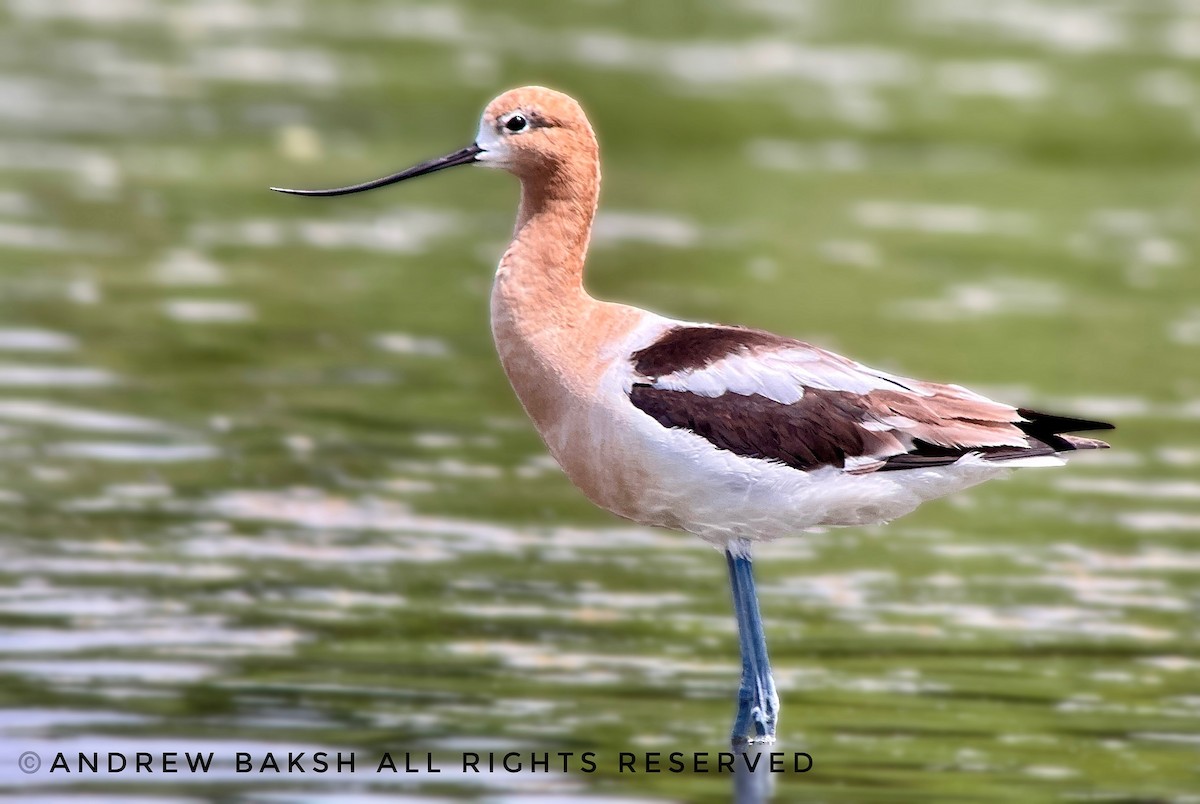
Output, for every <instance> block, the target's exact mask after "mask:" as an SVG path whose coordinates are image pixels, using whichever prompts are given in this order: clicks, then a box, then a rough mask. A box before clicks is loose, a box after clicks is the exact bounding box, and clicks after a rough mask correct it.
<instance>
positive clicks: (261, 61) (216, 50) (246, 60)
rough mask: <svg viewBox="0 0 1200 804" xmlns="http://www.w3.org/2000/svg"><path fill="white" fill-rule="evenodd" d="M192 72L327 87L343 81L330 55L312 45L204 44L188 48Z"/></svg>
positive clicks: (251, 81) (211, 76) (233, 79)
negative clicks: (278, 46)
mask: <svg viewBox="0 0 1200 804" xmlns="http://www.w3.org/2000/svg"><path fill="white" fill-rule="evenodd" d="M189 55H190V57H191V71H192V72H193V73H194V74H196V75H197V76H199V77H201V78H204V79H207V80H210V81H214V80H215V81H229V82H234V83H247V84H293V85H297V86H306V87H317V88H322V89H330V88H333V87H336V86H338V85H340V84H341V83H342V74H341V71H340V70H339V69H338V67H337V64H336V62H335V61H334V59H333V57H332V56H330V55H329V54H328V53H326V52H324V51H321V50H316V49H313V48H270V47H263V46H260V45H250V44H244V45H205V46H200V47H193V48H191V49H190V50H189Z"/></svg>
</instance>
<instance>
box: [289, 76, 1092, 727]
mask: <svg viewBox="0 0 1200 804" xmlns="http://www.w3.org/2000/svg"><path fill="white" fill-rule="evenodd" d="M467 165H475V166H482V167H489V168H498V169H500V170H504V171H507V172H508V173H510V174H513V175H515V176H516V177H517V179H519V180H520V188H521V194H520V204H519V207H518V211H517V218H516V225H515V227H514V233H513V237H512V241H511V243H510V244H509V246H508V248H507V249H506V250H505V251H504V253H503V256H502V257H501V258H500V262H499V265H498V267H497V269H496V273H495V278H494V281H493V285H492V291H491V303H490V307H491V311H490V312H491V329H492V334H493V338H494V341H495V346H496V350H497V352H498V354H499V358H500V363H501V365H502V366H503V369H504V372H505V373H506V374H507V376H508V379H509V381H510V383H511V385H512V387H513V390H514V391H515V392H516V395H517V397H518V399H519V400H520V402H521V405H522V406H523V407H524V409H525V412H526V413H527V414H528V416H529V418H530V419H531V420H532V422H533V425H534V426H535V428H536V429H537V431H538V433H539V434H540V436H541V438H542V440H543V441H544V443H545V445H546V447H547V449H548V450H549V452H550V454H551V455H552V456H553V457H554V458H555V459H556V460H557V461H558V463H559V464H560V465H561V467H562V468H563V470H564V472H565V473H566V475H567V477H568V478H569V479H570V480H571V481H572V482H573V483H574V484H575V485H576V486H577V487H578V488H579V489H580V490H581V491H582V492H583V494H584V495H585V496H587V497H588V498H589V499H590V500H591V501H592V502H594V503H595V504H597V505H599V506H600V507H601V508H604V509H606V510H608V511H610V512H612V513H614V514H616V515H618V516H620V517H624V518H626V519H629V520H632V521H634V522H636V523H640V524H643V525H651V526H660V527H666V528H674V529H677V530H683V531H686V532H689V533H692V534H695V535H696V536H699V537H700V538H701V539H703V540H705V541H706V542H708V543H710V544H711V545H713V546H714V547H716V548H718V549H719V550H721V551H723V552H724V554H725V558H726V564H727V569H728V574H729V581H730V587H731V594H732V598H733V609H734V614H735V619H736V622H737V629H738V641H739V648H740V653H741V660H742V675H741V682H740V685H739V689H738V694H737V708H736V714H735V717H734V723H733V728H732V730H731V734H730V739H731V741H732V743H733V744H734V745H739V744H740V745H746V744H752V743H771V742H774V740H775V734H776V729H777V724H778V718H779V711H780V704H779V697H778V694H777V692H776V689H775V683H774V679H773V675H772V672H771V667H770V661H769V657H768V654H767V644H766V637H765V633H764V628H763V622H762V616H761V613H760V610H759V604H758V596H757V593H756V590H755V583H754V572H753V555H752V553H753V547H754V545H755V544H757V543H759V542H769V541H772V540H775V539H779V538H783V537H785V536H793V535H795V534H798V533H802V532H804V531H809V530H814V529H822V528H826V527H837V526H854V525H872V524H879V523H884V522H887V521H889V520H893V519H895V518H897V517H899V516H901V515H903V514H907V513H909V512H910V511H912V510H914V509H915V508H916V507H917V506H918V505H920V504H921V503H923V502H925V501H927V500H931V499H934V498H937V497H942V496H945V495H947V494H951V493H954V492H957V491H961V490H963V489H966V488H968V487H971V486H974V485H976V484H978V483H982V482H984V481H986V480H989V479H992V478H994V477H997V476H1000V475H1002V474H1005V473H1007V470H1008V469H1010V468H1015V467H1026V466H1047V465H1061V464H1062V463H1064V460H1063V458H1064V456H1066V455H1067V454H1069V453H1072V452H1075V451H1078V450H1091V449H1103V448H1106V447H1108V446H1109V445H1108V444H1106V443H1105V442H1103V441H1100V440H1097V439H1093V438H1086V437H1083V436H1078V435H1074V433H1078V432H1086V431H1090V430H1107V429H1111V428H1112V427H1113V425H1112V424H1110V423H1108V422H1102V421H1091V420H1087V419H1080V418H1073V417H1069V416H1058V415H1052V414H1047V413H1041V412H1038V411H1034V410H1030V409H1026V408H1020V407H1014V406H1012V405H1007V404H1003V403H1000V402H995V401H992V400H991V399H989V398H987V397H985V396H983V395H981V394H978V393H975V392H973V391H970V390H968V389H966V388H963V387H961V386H958V385H947V384H941V383H936V382H925V381H920V380H913V379H908V378H906V377H902V376H899V375H897V374H893V373H890V372H887V371H880V370H877V369H873V368H870V367H868V366H866V365H863V364H861V363H858V362H856V361H854V360H851V359H849V358H846V357H842V356H840V355H838V354H835V353H833V352H830V351H827V350H825V349H822V348H819V347H817V346H814V345H811V344H809V343H806V342H804V341H801V340H797V339H795V338H791V337H788V336H784V335H777V334H774V333H771V332H766V331H763V330H759V329H752V328H747V327H740V326H730V325H723V324H710V323H697V322H691V321H683V320H677V319H673V318H668V317H665V316H662V315H659V314H657V313H653V312H650V311H647V310H642V309H639V308H637V307H633V306H629V305H625V304H618V303H613V302H608V301H602V300H598V299H595V298H593V297H592V296H591V295H590V294H589V293H588V292H587V291H586V290H585V288H584V284H583V273H584V262H585V258H586V255H587V250H588V242H589V238H590V236H591V231H592V224H593V220H594V218H595V215H596V210H597V204H598V199H599V191H600V159H599V146H598V144H597V139H596V135H595V132H594V131H593V129H592V126H591V123H590V122H589V121H588V118H587V115H586V114H585V113H584V111H583V108H582V107H581V106H580V104H579V103H578V102H577V101H576V100H575V99H573V98H571V97H570V96H569V95H567V94H564V93H562V92H558V91H555V90H552V89H547V88H545V87H540V86H527V87H521V88H517V89H512V90H509V91H507V92H504V93H503V94H501V95H499V96H498V97H496V98H495V99H493V100H492V101H491V102H490V103H488V104H487V106H486V108H485V109H484V111H483V115H482V117H481V119H480V123H479V129H478V132H477V134H476V136H475V140H474V141H473V142H472V143H471V144H470V145H468V146H466V147H465V148H461V149H459V150H457V151H454V152H452V153H449V154H447V155H445V156H441V157H438V158H436V159H431V160H428V161H426V162H422V163H420V164H417V165H414V166H413V167H410V168H408V169H406V170H402V171H400V172H398V173H394V174H391V175H389V176H385V177H383V178H379V179H374V180H371V181H366V182H363V183H361V184H354V185H349V186H346V187H338V188H334V189H328V190H296V189H288V188H282V187H272V188H271V189H272V190H275V191H277V192H282V193H289V194H292V195H300V196H316V197H326V196H339V195H348V194H351V193H359V192H364V191H367V190H374V189H377V188H381V187H385V186H387V185H391V184H396V183H398V182H403V181H407V180H409V179H413V178H416V177H418V176H424V175H427V174H430V173H435V172H438V171H442V170H448V169H450V168H454V167H459V166H467Z"/></svg>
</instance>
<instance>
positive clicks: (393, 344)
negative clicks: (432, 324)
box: [371, 332, 450, 357]
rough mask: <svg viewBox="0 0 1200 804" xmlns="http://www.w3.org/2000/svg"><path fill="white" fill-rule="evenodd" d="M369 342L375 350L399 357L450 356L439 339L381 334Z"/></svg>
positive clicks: (398, 333) (447, 348)
mask: <svg viewBox="0 0 1200 804" xmlns="http://www.w3.org/2000/svg"><path fill="white" fill-rule="evenodd" d="M371 341H372V343H374V344H375V346H376V347H377V348H379V349H382V350H383V351H385V352H392V353H394V354H399V355H419V356H421V357H446V356H448V355H449V354H450V347H449V346H448V345H447V344H446V342H445V341H443V340H441V339H440V338H430V337H427V336H420V335H410V334H409V333H407V332H381V333H380V334H378V335H376V336H375V337H374V338H372V339H371Z"/></svg>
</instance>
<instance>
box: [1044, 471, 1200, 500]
mask: <svg viewBox="0 0 1200 804" xmlns="http://www.w3.org/2000/svg"><path fill="white" fill-rule="evenodd" d="M1054 487H1055V488H1057V489H1059V490H1060V491H1066V492H1071V493H1077V494H1102V495H1106V496H1112V497H1131V498H1133V499H1138V500H1194V501H1196V502H1200V482H1197V481H1193V480H1170V479H1164V478H1159V479H1154V480H1135V479H1132V478H1124V477H1082V476H1073V477H1060V478H1056V479H1055V481H1054Z"/></svg>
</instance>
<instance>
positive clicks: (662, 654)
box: [0, 0, 1200, 802]
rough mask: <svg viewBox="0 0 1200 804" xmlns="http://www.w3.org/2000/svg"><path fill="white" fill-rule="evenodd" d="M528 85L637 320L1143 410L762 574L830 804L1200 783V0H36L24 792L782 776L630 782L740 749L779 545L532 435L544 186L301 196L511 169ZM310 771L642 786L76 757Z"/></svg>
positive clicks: (23, 122) (2, 446)
mask: <svg viewBox="0 0 1200 804" xmlns="http://www.w3.org/2000/svg"><path fill="white" fill-rule="evenodd" d="M525 83H542V84H546V85H549V86H553V87H555V88H559V89H562V90H565V91H568V92H570V93H571V94H573V95H575V96H576V97H578V98H579V99H580V100H581V101H582V102H583V104H584V106H585V108H586V109H587V110H588V112H589V114H590V115H591V118H592V121H593V123H594V125H595V127H596V129H597V131H598V133H599V136H600V140H601V145H602V149H603V155H604V176H605V185H604V192H603V197H602V213H601V217H600V219H599V221H598V224H597V231H596V234H595V237H594V240H593V250H592V254H591V258H590V274H589V285H590V288H591V290H592V291H593V293H595V294H596V295H598V296H601V297H604V298H613V299H619V300H622V301H627V302H632V303H636V304H639V305H642V306H646V307H650V308H651V309H655V310H657V311H660V312H663V313H667V314H670V315H675V316H679V317H683V318H692V319H698V320H711V321H722V322H729V323H742V324H748V325H753V326H759V327H765V328H769V329H773V330H776V331H779V332H783V333H786V334H789V335H794V336H798V337H802V338H805V339H807V340H811V341H815V342H817V343H820V344H822V345H824V346H827V347H830V348H834V349H837V350H840V351H843V352H845V353H847V354H850V355H853V356H854V357H856V358H858V359H861V360H863V361H864V362H867V363H869V364H873V365H876V366H879V367H881V368H886V369H890V370H894V371H898V372H903V373H906V374H909V375H915V376H919V377H925V378H928V379H932V380H944V381H954V382H960V383H963V384H968V385H971V386H973V387H977V388H978V389H979V390H982V391H984V392H987V393H990V394H993V395H997V396H999V397H1001V398H1003V399H1005V400H1006V401H1011V402H1014V403H1019V404H1025V405H1030V406H1042V407H1045V408H1049V409H1051V410H1055V411H1057V412H1061V413H1065V414H1074V415H1080V416H1092V417H1099V418H1109V419H1112V420H1115V421H1116V422H1117V423H1118V424H1119V428H1120V429H1119V430H1117V431H1116V433H1114V434H1113V438H1112V440H1113V443H1114V447H1115V449H1113V450H1111V451H1109V452H1107V453H1103V454H1093V455H1087V456H1083V457H1082V458H1080V459H1079V460H1077V461H1075V462H1074V463H1073V464H1072V466H1070V467H1069V468H1067V469H1062V470H1055V471H1050V470H1045V471H1034V470H1029V471H1027V472H1025V473H1020V474H1018V475H1017V476H1015V477H1014V478H1012V479H1011V480H1008V481H1004V482H997V483H992V484H989V485H987V486H984V487H981V488H979V489H976V490H974V491H971V492H969V493H967V494H965V495H962V496H959V497H956V498H953V499H950V500H947V501H943V502H938V503H933V504H930V505H928V506H926V507H924V508H923V509H921V510H920V511H918V512H917V513H916V514H914V515H912V516H910V517H908V518H906V519H904V520H902V521H900V522H898V523H895V524H893V525H891V526H888V527H886V528H875V529H856V530H844V531H831V532H828V533H823V534H816V535H808V536H804V537H797V538H796V539H794V540H791V541H786V542H781V543H777V544H775V545H772V546H769V547H766V548H764V549H761V550H760V551H759V553H758V555H759V558H760V560H759V562H758V571H759V578H760V584H761V589H760V592H761V596H762V605H763V611H764V614H765V617H766V620H767V631H768V637H769V640H770V645H771V649H772V658H773V661H774V664H775V669H776V672H777V680H778V682H779V684H780V693H781V696H782V699H783V718H782V723H781V730H780V738H781V739H780V749H781V750H788V751H807V752H809V753H810V754H812V756H813V757H814V759H815V768H814V770H813V771H812V772H810V773H808V774H805V775H794V774H785V775H783V776H781V777H780V778H779V779H777V785H776V800H778V801H799V800H821V801H838V802H842V801H845V802H851V801H897V802H899V801H968V800H969V801H1014V802H1015V801H1021V802H1025V801H1035V800H1069V801H1079V800H1089V801H1134V800H1137V801H1150V800H1178V801H1183V800H1189V801H1195V800H1197V799H1196V798H1195V796H1196V794H1197V792H1198V791H1200V651H1198V644H1197V637H1198V633H1200V631H1198V629H1197V616H1196V615H1197V612H1198V609H1200V593H1198V591H1197V589H1198V586H1197V579H1198V576H1200V544H1198V543H1197V536H1198V534H1200V477H1198V476H1200V471H1198V469H1200V274H1198V273H1197V271H1196V270H1195V265H1194V261H1195V255H1196V254H1197V252H1198V251H1200V237H1198V235H1197V229H1196V216H1195V212H1196V210H1197V208H1198V206H1200V159H1198V156H1200V153H1198V151H1197V140H1198V136H1200V4H1197V3H1195V2H1188V0H1173V1H1171V2H1168V1H1167V0H1139V1H1138V2H1134V0H1106V1H1105V2H1082V1H1080V2H1057V1H1056V0H905V1H901V0H895V1H894V2H882V1H878V0H853V1H852V2H835V0H739V2H734V3H730V2H717V1H716V0H708V2H694V3H667V2H663V3H658V2H655V3H646V2H638V0H569V1H564V2H554V3H549V2H532V0H523V1H522V2H510V3H504V4H497V3H489V2H483V0H456V1H455V2H435V1H434V0H429V1H428V2H415V3H414V2H408V0H349V1H348V2H337V3H334V2H317V0H290V1H289V2H283V1H282V0H177V1H171V0H0V788H2V789H3V790H5V791H7V794H4V795H3V797H4V798H5V800H10V801H23V802H30V801H34V802H38V801H41V802H48V801H52V800H57V799H59V798H61V797H66V796H71V795H80V796H89V797H91V798H92V800H101V798H100V796H101V795H104V796H109V797H110V798H109V799H104V800H113V801H143V800H154V801H172V802H174V801H188V802H191V801H221V802H227V801H250V802H274V801H346V800H355V801H362V802H370V801H375V800H380V801H382V800H388V801H396V800H413V801H415V800H418V799H419V800H421V801H429V800H434V801H436V800H442V799H461V798H465V799H469V800H476V801H489V802H498V801H503V802H514V801H547V802H549V801H553V802H565V801H590V802H595V801H633V800H638V801H693V802H710V801H711V802H716V801H725V800H727V799H728V798H729V795H730V793H729V790H730V784H731V781H730V778H729V777H728V776H725V775H719V774H713V773H708V774H681V775H677V774H660V775H646V774H639V775H636V776H631V775H629V774H617V773H616V762H615V755H616V752H618V751H656V750H661V751H673V750H682V751H689V752H690V751H705V750H707V751H715V750H720V748H721V747H722V746H723V745H724V744H725V739H726V735H727V729H728V727H729V723H730V719H731V716H732V711H733V695H734V690H735V687H736V683H737V674H738V671H739V666H738V660H737V647H736V637H735V633H734V628H733V620H732V616H731V613H730V611H729V608H730V606H729V601H728V592H727V586H726V580H725V566H724V562H723V560H722V559H721V556H720V555H718V554H716V553H714V552H713V551H712V550H711V549H709V548H708V547H706V546H704V545H703V544H701V543H699V542H698V541H697V540H695V539H693V538H692V537H689V536H686V535H682V534H675V533H671V532H667V531H655V532H652V531H648V530H644V529H639V528H634V527H632V526H628V525H626V524H625V523H621V522H618V521H616V520H614V519H613V518H611V517H609V516H608V515H606V514H604V513H603V512H600V511H597V510H594V509H593V508H592V507H591V506H590V505H589V504H588V503H587V502H586V501H585V500H584V499H583V498H582V496H581V495H579V494H578V493H577V492H576V491H574V490H573V489H572V488H571V487H570V485H569V484H568V482H567V481H566V480H565V478H564V477H563V476H562V475H561V474H560V473H559V472H558V470H557V469H556V468H555V467H554V466H553V464H552V463H551V462H550V461H549V459H548V458H547V457H546V455H545V453H544V451H543V449H542V446H541V444H540V443H539V441H538V439H537V437H536V435H535V434H534V433H533V432H532V430H531V428H530V426H529V425H528V424H527V422H526V421H525V419H524V417H523V414H522V412H521V410H520V408H519V406H518V405H517V403H516V401H515V399H514V398H513V396H512V394H511V392H510V390H509V389H508V387H507V385H506V382H505V379H504V377H503V375H502V373H501V371H500V368H499V366H498V364H497V362H496V360H495V357H494V354H493V349H492V345H491V342H490V335H489V330H488V326H487V322H486V316H487V293H488V290H489V284H490V275H491V271H492V268H493V266H494V264H495V262H496V260H497V259H498V257H499V255H500V253H501V251H502V250H503V247H504V245H505V243H506V239H507V236H508V234H509V232H510V230H511V222H512V218H513V214H514V208H515V203H516V193H517V189H516V186H515V182H514V181H513V180H512V179H511V178H510V177H508V176H504V175H501V174H498V173H493V172H490V171H483V170H466V169H464V170H460V171H454V172H452V173H449V174H445V175H443V176H440V177H437V178H435V179H427V180H422V181H420V182H418V183H413V184H409V185H404V186H403V187H397V188H394V189H391V190H388V191H383V192H378V193H372V194H369V195H364V196H355V197H353V198H347V199H341V200H334V201H309V200H304V199H294V198H284V197H280V196H277V195H273V194H271V193H269V192H267V191H266V189H265V188H266V187H267V186H268V185H272V184H283V185H288V186H301V187H308V186H329V185H334V184H342V183H347V182H352V181H357V180H361V179H365V178H370V177H374V176H377V175H381V174H383V173H386V172H391V171H394V170H398V169H400V168H402V167H404V166H406V165H408V164H411V163H413V162H415V161H417V160H419V159H423V158H426V157H430V156H435V155H438V154H441V153H445V152H447V151H449V150H451V149H456V148H459V147H462V146H463V145H465V144H467V143H468V142H470V140H471V138H472V137H473V136H474V132H475V128H476V121H477V117H478V114H479V111H480V110H481V109H482V107H483V105H484V104H485V103H486V102H487V100H488V99H490V98H491V97H492V96H493V95H495V94H497V93H498V92H499V91H501V90H503V89H506V88H508V87H510V86H514V85H521V84H525ZM272 749H274V750H282V751H284V752H286V751H287V750H289V749H290V750H306V749H307V750H313V749H325V750H331V751H336V750H343V751H349V750H355V751H357V752H359V756H361V757H364V758H365V757H369V756H377V755H378V754H379V753H380V752H382V751H385V750H390V751H393V752H403V751H413V752H421V754H422V755H423V753H424V752H433V753H434V754H435V756H438V757H443V758H452V757H455V756H456V755H458V754H461V752H462V751H480V752H486V751H492V750H495V751H508V750H516V751H523V752H530V751H554V752H557V751H575V752H582V751H594V752H597V755H598V759H597V761H598V765H599V768H598V770H597V772H595V773H592V774H584V773H579V772H572V773H569V774H563V773H528V772H525V773H517V774H495V775H490V776H479V777H475V776H469V775H460V774H456V773H452V772H444V773H442V774H439V775H434V774H428V773H424V774H399V776H398V777H391V776H383V777H376V776H375V775H374V774H370V773H357V774H355V776H354V777H352V778H347V777H337V776H332V775H326V776H318V775H313V774H311V773H310V774H307V775H305V776H303V777H301V776H299V775H296V774H292V775H290V776H289V775H281V776H279V777H274V776H270V775H268V776H260V775H251V776H237V775H235V774H233V773H232V772H230V771H229V770H228V769H226V770H225V771H223V772H214V773H212V774H208V775H196V776H190V775H180V776H178V777H169V776H164V775H161V774H159V775H155V776H153V777H147V776H144V775H143V776H141V777H137V778H135V777H134V776H133V775H130V774H126V775H112V776H94V775H80V774H73V775H71V776H69V777H68V776H66V775H64V774H61V773H59V774H49V773H48V772H47V769H48V766H49V762H50V758H51V757H52V756H53V753H54V752H55V751H74V752H77V751H89V752H90V751H100V752H107V751H134V750H143V751H164V750H179V751H183V750H212V751H215V752H216V753H217V754H218V756H231V755H232V752H233V751H237V750H245V751H253V752H255V753H256V755H259V756H261V754H262V753H263V752H265V751H267V750H272ZM26 750H34V751H37V752H39V754H41V755H42V757H43V761H44V762H45V763H46V767H44V768H43V769H42V770H41V771H40V772H38V773H35V774H30V775H26V774H24V773H21V772H20V771H19V770H18V767H17V757H18V755H19V754H20V753H21V752H23V751H26ZM363 764H364V763H363V760H360V768H361V767H362V765H363ZM452 764H453V763H451V762H449V761H448V760H447V762H446V766H447V767H450V766H451V765H452ZM1188 796H1191V798H1188Z"/></svg>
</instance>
